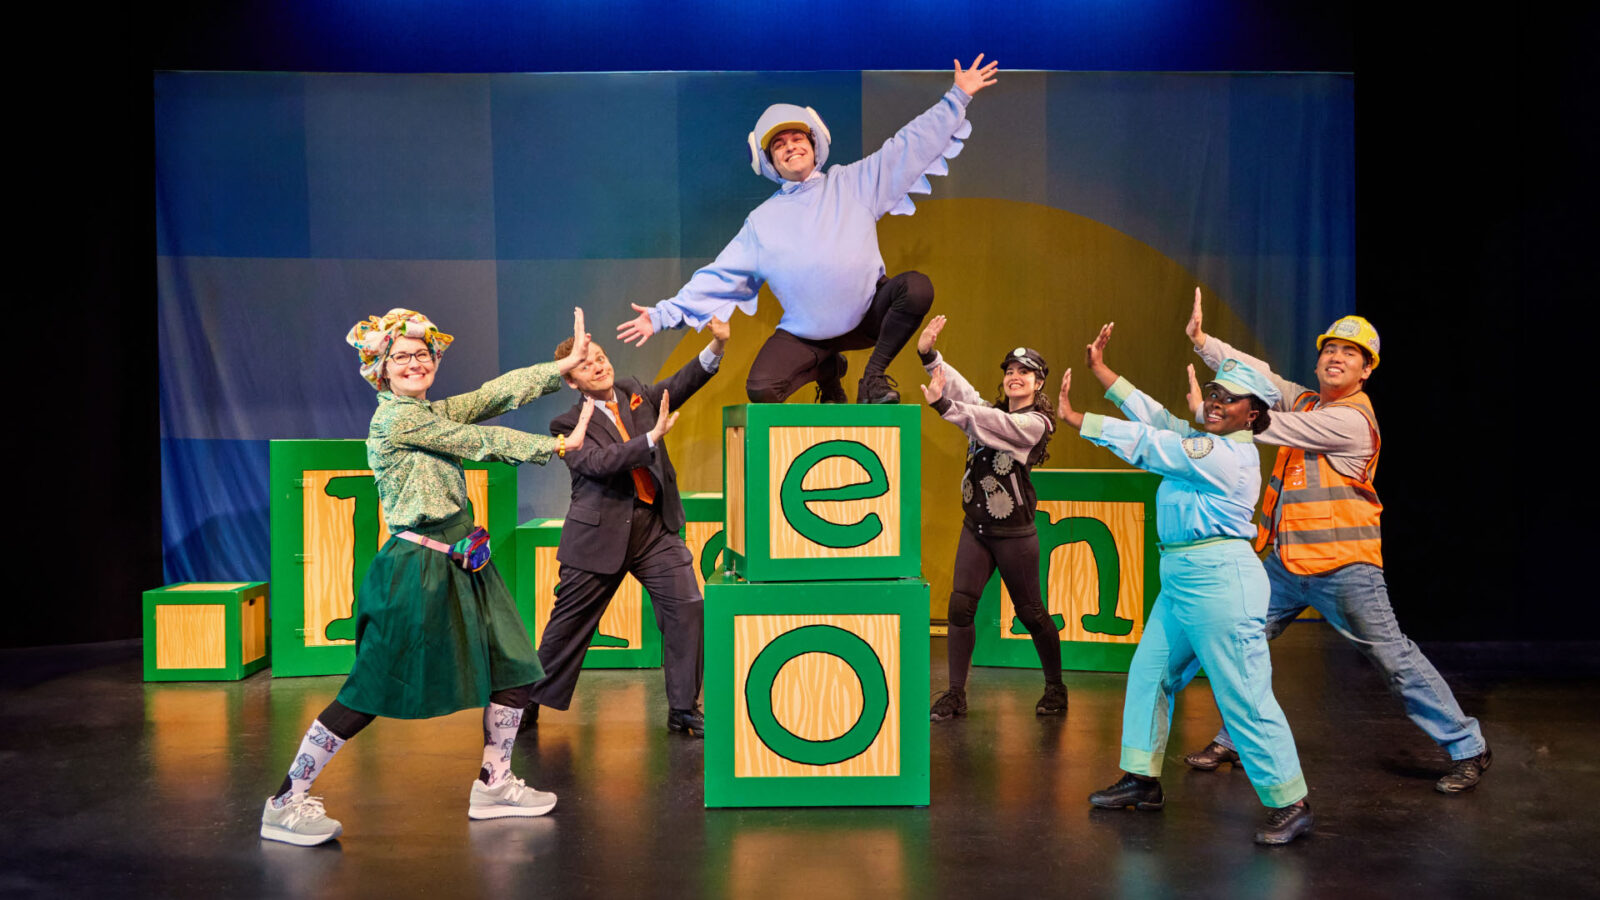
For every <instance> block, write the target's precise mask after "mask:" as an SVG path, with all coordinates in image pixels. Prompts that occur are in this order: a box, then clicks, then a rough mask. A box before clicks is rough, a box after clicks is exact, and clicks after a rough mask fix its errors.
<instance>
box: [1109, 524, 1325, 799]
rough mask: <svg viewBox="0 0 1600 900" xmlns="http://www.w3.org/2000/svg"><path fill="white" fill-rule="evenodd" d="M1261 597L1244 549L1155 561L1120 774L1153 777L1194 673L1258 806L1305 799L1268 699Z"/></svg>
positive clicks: (1257, 573) (1179, 553)
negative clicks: (1155, 583) (1235, 738)
mask: <svg viewBox="0 0 1600 900" xmlns="http://www.w3.org/2000/svg"><path fill="white" fill-rule="evenodd" d="M1267 591H1268V587H1267V578H1266V576H1265V575H1264V574H1263V573H1262V571H1261V563H1260V561H1259V560H1257V559H1256V556H1255V554H1254V553H1253V552H1251V550H1250V544H1249V543H1248V542H1247V541H1242V540H1229V541H1222V542H1218V543H1212V544H1207V545H1204V546H1200V547H1191V548H1187V549H1182V550H1174V551H1166V550H1163V551H1162V553H1161V595H1160V596H1158V597H1157V598H1156V602H1155V605H1154V606H1153V607H1151V609H1150V618H1149V619H1148V620H1147V621H1146V622H1145V626H1144V635H1143V636H1142V637H1140V639H1139V647H1138V649H1137V650H1135V651H1134V653H1133V662H1132V663H1131V664H1130V665H1129V667H1128V693H1127V697H1126V698H1125V699H1124V700H1123V709H1122V756H1121V761H1120V765H1121V766H1122V769H1123V771H1126V772H1132V773H1134V774H1136V775H1150V776H1153V777H1154V776H1160V774H1161V763H1162V760H1163V757H1164V755H1165V753H1166V747H1167V734H1168V732H1169V730H1170V729H1171V726H1172V703H1173V700H1174V698H1175V697H1176V695H1177V693H1178V692H1179V691H1181V690H1183V687H1184V685H1186V684H1188V683H1189V680H1190V679H1192V678H1193V677H1194V675H1195V670H1196V669H1198V668H1199V667H1200V666H1202V665H1203V666H1205V669H1206V674H1207V675H1208V676H1209V677H1210V678H1211V694H1212V696H1213V697H1215V698H1216V701H1217V708H1218V709H1220V710H1221V711H1222V719H1223V721H1225V722H1227V723H1229V724H1230V725H1232V726H1233V727H1234V729H1235V730H1236V731H1238V733H1239V756H1240V757H1241V758H1242V760H1243V762H1244V771H1245V774H1246V775H1248V776H1250V783H1251V785H1252V786H1254V787H1255V789H1256V795H1257V796H1258V797H1260V798H1261V802H1262V803H1263V804H1265V805H1267V806H1273V807H1278V806H1288V805H1290V804H1291V803H1294V802H1296V801H1298V800H1300V799H1301V798H1302V797H1304V796H1305V795H1306V781H1305V777H1304V776H1303V775H1302V774H1301V773H1300V757H1299V754H1298V753H1296V751H1295V747H1294V735H1293V734H1291V733H1290V731H1289V723H1288V722H1287V721H1285V719H1284V717H1283V710H1282V709H1281V708H1280V707H1279V706H1278V701H1277V700H1276V699H1275V698H1274V697H1273V696H1272V659H1271V656H1270V654H1269V653H1268V652H1267V639H1266V637H1265V635H1264V634H1263V629H1262V623H1263V621H1264V616H1265V615H1266V611H1267Z"/></svg>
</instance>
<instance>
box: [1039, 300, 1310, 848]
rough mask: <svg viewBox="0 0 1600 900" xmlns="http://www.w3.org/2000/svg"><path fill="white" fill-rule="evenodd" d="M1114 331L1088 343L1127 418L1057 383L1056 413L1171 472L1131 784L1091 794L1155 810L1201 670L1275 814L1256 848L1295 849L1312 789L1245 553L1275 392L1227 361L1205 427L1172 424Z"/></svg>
mask: <svg viewBox="0 0 1600 900" xmlns="http://www.w3.org/2000/svg"><path fill="white" fill-rule="evenodd" d="M1111 329H1112V326H1111V325H1106V326H1104V327H1102V328H1101V329H1100V334H1099V336H1098V337H1096V338H1095V340H1094V343H1092V344H1090V345H1089V348H1088V362H1089V370H1090V371H1091V372H1092V373H1093V374H1094V375H1095V377H1096V378H1098V379H1099V380H1100V383H1101V384H1102V385H1103V386H1104V387H1105V388H1106V397H1107V398H1109V399H1110V400H1111V401H1112V402H1114V403H1116V404H1117V406H1118V407H1120V408H1121V409H1122V412H1123V414H1124V415H1126V416H1127V417H1128V419H1129V421H1122V420H1120V419H1112V418H1107V417H1106V416H1101V415H1096V414H1094V413H1080V412H1077V411H1075V410H1074V409H1073V408H1072V406H1071V404H1070V403H1069V402H1068V399H1067V392H1068V388H1069V386H1070V385H1071V384H1072V371H1071V370H1070V369H1069V370H1068V371H1067V372H1066V374H1065V375H1063V377H1062V379H1061V397H1060V402H1059V404H1058V405H1057V407H1056V410H1057V411H1056V415H1057V416H1058V417H1060V419H1061V420H1062V421H1063V422H1066V423H1067V424H1069V425H1071V426H1072V427H1074V428H1076V429H1078V431H1079V433H1080V434H1081V435H1083V437H1084V438H1085V439H1087V440H1089V441H1092V442H1093V443H1096V444H1099V445H1100V446H1102V447H1106V448H1107V449H1109V450H1111V452H1113V453H1115V454H1117V455H1118V456H1120V457H1122V458H1123V459H1125V460H1127V461H1128V462H1130V463H1132V464H1133V465H1135V466H1138V467H1139V468H1141V469H1145V470H1146V471H1150V472H1155V473H1157V474H1159V475H1161V476H1163V477H1162V479H1161V486H1160V487H1159V488H1157V490H1156V532H1157V535H1158V537H1159V539H1160V541H1161V545H1160V549H1161V594H1160V596H1158V597H1157V598H1156V603H1155V606H1154V608H1153V609H1152V610H1151V612H1150V619H1149V621H1148V622H1146V623H1145V629H1144V636H1143V638H1142V639H1141V640H1140V641H1139V649H1138V650H1137V651H1135V653H1134V656H1133V663H1132V665H1131V666H1130V668H1129V669H1128V688H1127V697H1126V699H1125V701H1124V704H1123V710H1122V759H1121V766H1122V768H1123V770H1124V772H1125V774H1124V775H1123V777H1122V779H1121V780H1120V781H1118V782H1117V783H1116V784H1113V785H1112V786H1110V787H1109V788H1106V789H1105V790H1103V791H1096V792H1094V793H1093V794H1090V795H1089V802H1090V803H1092V804H1094V805H1095V806H1099V807H1105V808H1112V809H1117V808H1123V807H1129V806H1131V807H1134V808H1135V809H1142V810H1158V809H1160V808H1161V807H1162V805H1163V804H1164V800H1163V799H1162V793H1161V782H1160V781H1159V780H1158V779H1159V776H1160V775H1161V764H1162V761H1163V758H1164V757H1165V755H1166V749H1167V732H1168V730H1169V729H1170V728H1171V725H1172V703H1173V699H1174V697H1175V696H1176V695H1177V693H1178V691H1180V690H1182V689H1183V687H1184V685H1186V684H1188V683H1189V680H1190V679H1191V678H1193V677H1194V675H1195V672H1196V671H1197V670H1198V669H1199V668H1200V667H1201V666H1205V669H1206V674H1207V675H1208V676H1209V678H1210V680H1211V691H1212V694H1213V695H1214V696H1215V698H1216V702H1217V708H1218V709H1219V710H1221V712H1222V719H1223V721H1224V722H1225V723H1227V726H1228V729H1229V731H1230V732H1231V733H1232V734H1233V735H1234V740H1235V743H1236V744H1237V746H1238V749H1239V755H1240V757H1241V759H1242V761H1243V763H1244V769H1245V772H1246V774H1248V775H1249V776H1250V783H1251V784H1252V785H1253V786H1254V787H1255V789H1256V794H1257V795H1258V796H1259V797H1260V798H1261V802H1262V803H1263V804H1265V805H1266V806H1268V807H1270V808H1271V809H1272V811H1271V813H1269V814H1268V816H1267V821H1266V823H1265V824H1264V825H1263V826H1262V828H1261V830H1260V831H1258V832H1256V836H1255V839H1256V842H1257V843H1262V844H1286V843H1288V842H1290V841H1292V840H1294V839H1295V838H1297V837H1299V836H1300V835H1302V834H1305V833H1307V832H1309V831H1310V830H1311V825H1312V818H1311V808H1310V807H1309V806H1308V805H1307V804H1306V802H1305V796H1306V782H1305V777H1304V776H1303V775H1301V773H1300V758H1299V754H1298V753H1296V751H1295V746H1294V736H1293V735H1292V734H1290V732H1289V723H1288V722H1287V721H1285V719H1284V716H1283V710H1282V709H1281V708H1280V707H1279V706H1278V701H1277V699H1276V698H1274V697H1273V695H1272V661H1271V658H1270V657H1269V656H1268V654H1267V641H1266V637H1265V635H1264V634H1263V632H1262V627H1263V624H1264V621H1265V617H1266V612H1267V599H1268V596H1269V593H1270V588H1269V586H1268V583H1267V576H1266V571H1265V570H1264V569H1263V568H1262V566H1261V561H1260V560H1259V559H1257V558H1256V555H1255V553H1254V552H1253V551H1252V550H1251V549H1250V539H1251V538H1252V537H1254V536H1255V526H1254V525H1252V524H1251V519H1252V517H1253V515H1254V512H1255V505H1256V498H1257V496H1258V495H1259V494H1260V493H1261V457H1260V454H1259V453H1258V451H1257V450H1256V446H1255V441H1254V439H1253V434H1254V433H1257V432H1260V431H1261V430H1262V429H1264V428H1266V427H1267V421H1268V412H1267V409H1268V407H1270V406H1271V405H1272V404H1273V403H1275V402H1277V400H1278V392H1277V390H1276V389H1275V388H1273V386H1272V384H1271V382H1269V381H1268V380H1267V379H1266V378H1265V377H1264V376H1263V375H1262V373H1260V372H1257V371H1256V370H1254V369H1252V368H1251V367H1250V366H1248V365H1246V364H1244V363H1242V362H1240V361H1238V360H1235V359H1230V360H1227V361H1225V362H1223V364H1222V367H1221V368H1220V369H1219V370H1218V372H1217V377H1216V380H1215V381H1212V382H1210V383H1209V384H1207V385H1206V386H1205V389H1204V391H1202V390H1201V388H1200V386H1199V385H1198V384H1197V383H1196V382H1195V377H1194V367H1193V366H1190V367H1189V382H1190V390H1191V391H1192V392H1194V393H1196V394H1203V398H1204V407H1203V411H1202V412H1203V415H1202V417H1201V419H1202V424H1201V429H1199V430H1197V429H1196V428H1195V427H1194V426H1193V425H1191V424H1189V423H1188V422H1186V421H1184V420H1182V419H1179V418H1177V417H1176V416H1173V415H1172V414H1171V413H1168V412H1167V411H1166V410H1165V409H1163V408H1162V407H1161V405H1160V404H1159V403H1156V402H1155V401H1154V400H1152V399H1150V397H1148V396H1146V395H1145V394H1143V393H1141V392H1140V391H1138V390H1137V389H1135V388H1134V387H1133V385H1131V384H1129V383H1128V382H1127V380H1126V379H1122V378H1119V377H1117V374H1116V373H1115V372H1112V371H1111V369H1109V368H1107V367H1106V364H1105V359H1104V351H1105V346H1106V343H1107V342H1108V341H1109V340H1110V337H1111Z"/></svg>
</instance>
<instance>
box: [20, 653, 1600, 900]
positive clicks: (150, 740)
mask: <svg viewBox="0 0 1600 900" xmlns="http://www.w3.org/2000/svg"><path fill="white" fill-rule="evenodd" d="M1426 649H1428V650H1429V651H1430V653H1431V655H1432V657H1433V659H1434V660H1435V662H1436V663H1437V664H1438V665H1439V668H1440V670H1441V671H1442V672H1443V673H1444V675H1445V677H1446V678H1447V680H1449V682H1450V683H1451V685H1452V686H1453V687H1454V688H1455V691H1456V695H1457V697H1458V698H1459V699H1460V700H1461V703H1462V705H1463V706H1464V707H1465V708H1466V710H1467V711H1468V712H1469V713H1470V714H1473V715H1476V716H1478V717H1479V718H1480V719H1482V720H1483V722H1484V726H1485V732H1486V735H1487V736H1488V738H1489V741H1490V744H1491V746H1492V747H1493V748H1494V753H1495V759H1494V767H1493V769H1491V770H1490V772H1489V773H1488V775H1487V776H1486V777H1485V779H1484V781H1483V783H1482V784H1481V785H1480V786H1479V787H1478V789H1477V790H1476V791H1473V792H1470V793H1467V794H1464V795H1459V796H1445V795H1442V794H1438V793H1436V792H1435V791H1434V790H1433V781H1434V779H1435V778H1436V777H1438V775H1439V774H1440V773H1442V772H1443V771H1444V770H1445V768H1446V767H1447V764H1448V760H1447V758H1446V756H1445V755H1444V754H1443V753H1442V752H1441V751H1440V750H1439V749H1438V748H1437V747H1435V746H1434V745H1433V744H1432V743H1431V742H1430V741H1429V740H1428V739H1427V738H1426V737H1425V736H1424V735H1423V734H1422V733H1421V732H1420V731H1418V730H1417V729H1416V728H1415V727H1413V726H1412V725H1411V724H1410V722H1409V721H1407V720H1406V719H1405V718H1404V717H1403V716H1402V715H1401V712H1400V706H1399V704H1398V702H1397V701H1395V700H1394V699H1393V698H1391V697H1390V695H1389V694H1388V692H1387V691H1386V690H1385V688H1384V686H1383V685H1382V684H1381V682H1380V681H1379V679H1378V676H1377V675H1376V674H1375V673H1374V672H1372V670H1371V669H1370V668H1369V667H1368V666H1367V664H1366V662H1365V660H1363V659H1362V658H1360V657H1359V656H1358V655H1357V654H1356V652H1355V651H1354V650H1353V649H1352V648H1350V647H1349V646H1347V645H1346V644H1345V643H1344V642H1343V641H1342V640H1341V639H1340V638H1339V637H1338V636H1337V635H1335V634H1333V633H1332V632H1331V631H1330V630H1329V629H1328V628H1327V627H1326V626H1325V625H1322V624H1320V623H1311V624H1299V625H1296V626H1295V627H1293V628H1291V629H1290V631H1289V633H1288V634H1287V635H1285V636H1284V637H1283V638H1282V639H1280V640H1279V641H1277V642H1276V643H1275V644H1274V645H1273V651H1274V652H1273V662H1274V665H1275V668H1276V678H1275V684H1276V687H1277V694H1278V697H1279V700H1280V701H1281V703H1282V704H1283V706H1284V708H1285V710H1286V711H1287V713H1288V716H1289V722H1290V725H1291V726H1292V727H1293V729H1294V732H1295V736H1296V738H1297V740H1298V743H1299V747H1300V756H1301V760H1302V765H1303V767H1304V769H1305V773H1306V778H1307V781H1308V782H1309V783H1310V787H1311V797H1310V800H1311V803H1312V806H1313V809H1314V810H1315V812H1316V816H1317V830H1316V832H1315V834H1314V835H1313V836H1312V837H1311V838H1309V839H1307V840H1302V841H1300V842H1298V843H1296V844H1293V845H1291V846H1288V847H1284V848H1274V849H1266V848H1261V847H1257V846H1255V845H1253V844H1252V843H1251V840H1250V838H1251V834H1252V833H1253V831H1254V828H1255V826H1256V824H1257V823H1258V822H1259V820H1260V819H1261V817H1262V814H1263V811H1262V808H1261V806H1260V805H1259V804H1258V803H1257V801H1256V799H1255V795H1254V793H1253V792H1252V791H1251V789H1250V786H1249V783H1248V782H1247V781H1246V780H1245V777H1244V774H1243V773H1242V772H1240V771H1237V770H1230V769H1224V770H1222V771H1219V772H1216V773H1200V772H1190V771H1188V770H1187V768H1186V767H1184V766H1183V763H1182V759H1181V757H1182V754H1183V753H1184V752H1185V751H1187V750H1189V749H1192V748H1195V747H1199V746H1201V745H1203V744H1204V743H1205V742H1206V741H1207V739H1209V737H1210V736H1211V734H1212V732H1213V731H1214V730H1215V727H1216V722H1217V719H1216V712H1215V709H1214V707H1213V705H1212V702H1211V697H1210V693H1209V690H1208V689H1207V687H1206V684H1205V682H1204V681H1203V680H1202V681H1199V682H1197V683H1196V684H1195V685H1194V686H1191V687H1190V688H1189V689H1188V690H1187V691H1186V692H1185V693H1184V694H1183V695H1182V696H1181V697H1180V699H1179V703H1178V708H1177V713H1176V716H1175V718H1174V723H1173V735H1172V742H1171V745H1170V746H1169V748H1168V753H1167V772H1166V777H1165V778H1164V779H1163V783H1164V785H1165V787H1166V794H1167V807H1166V810H1165V811H1163V812H1160V813H1134V812H1131V811H1123V812H1107V811H1099V810H1092V809H1091V808H1090V807H1089V806H1088V804H1087V803H1086V802H1085V801H1084V797H1085V796H1086V795H1087V794H1088V793H1089V792H1090V791H1092V790H1095V789H1096V788H1100V787H1103V786H1105V785H1107V784H1109V783H1111V782H1112V781H1114V780H1115V779H1116V777H1117V775H1118V772H1117V745H1118V735H1119V730H1120V722H1121V714H1122V693H1123V681H1124V679H1123V677H1122V676H1120V675H1104V674H1092V673H1068V675H1067V684H1068V686H1069V688H1070V690H1071V709H1070V711H1069V713H1068V714H1067V716H1066V717H1065V718H1057V719H1053V720H1052V719H1039V718H1036V717H1035V716H1034V714H1033V705H1034V702H1035V700H1036V699H1037V698H1038V695H1039V693H1040V687H1041V681H1040V679H1039V676H1038V675H1037V673H1035V672H1033V671H1027V670H1015V669H977V670H975V671H974V673H973V676H972V678H971V680H970V682H969V696H970V700H971V705H972V708H971V714H970V715H969V716H968V717H967V718H965V719H958V720H954V721H951V722H943V723H935V724H934V726H933V740H932V754H933V758H932V766H933V767H932V778H933V785H932V788H933V803H932V805H931V806H929V807H928V808H925V809H897V808H886V809H752V810H706V809H704V808H703V807H702V796H703V793H702V788H701V769H702V758H703V751H702V745H701V744H700V742H698V741H695V740H692V739H685V738H682V737H680V736H677V735H671V734H668V732H667V731H666V729H665V727H664V715H665V709H664V694H663V690H662V683H661V673H660V671H659V670H644V671H638V670H633V671H589V672H586V673H585V674H584V675H583V678H582V680H581V681H580V682H579V687H578V696H577V702H576V704H575V705H574V707H573V709H572V710H570V711H567V712H552V711H549V710H546V711H545V713H544V716H543V717H542V719H541V721H540V723H539V727H538V729H537V730H536V731H532V732H528V733H525V734H524V735H523V737H522V739H521V740H519V741H518V742H517V747H516V764H515V770H516V771H517V772H518V773H519V774H520V775H522V776H524V777H526V778H527V780H528V782H529V783H530V784H532V785H535V786H537V787H540V788H543V789H546V790H552V791H555V792H556V793H557V794H558V795H560V805H559V806H557V807H556V809H555V811H554V812H553V813H552V814H551V815H549V816H548V817H546V818H543V819H525V820H514V819H501V820H496V821H489V822H469V820H468V819H467V816H466V806H467V793H468V790H469V788H470V784H471V780H472V778H473V777H474V775H475V773H476V771H477V766H478V759H479V756H480V754H481V740H482V739H481V736H480V724H479V723H480V717H481V714H480V713H479V712H476V711H466V712H460V713H457V714H455V715H452V716H448V717H445V718H441V719H433V720H427V721H420V722H403V721H394V720H379V721H378V722H376V723H375V724H374V725H372V726H371V727H370V728H368V729H367V730H366V731H365V732H363V733H362V734H360V735H359V736H358V737H357V738H355V740H354V741H352V743H351V744H350V745H349V746H347V747H346V748H345V749H344V750H343V751H341V752H340V754H339V756H338V757H336V758H335V760H334V761H333V763H332V765H331V766H330V767H329V770H328V772H327V774H325V775H324V776H323V777H322V778H321V779H320V780H319V781H318V782H317V784H316V787H315V789H314V793H316V794H319V795H322V796H324V797H325V798H326V801H327V807H328V811H329V813H330V814H331V815H333V816H334V817H335V818H338V819H341V820H342V821H343V822H344V826H345V831H344V836H343V837H342V838H341V839H340V840H338V841H336V842H333V843H332V844H330V845H327V846H324V847H320V848H313V849H301V848H297V847H291V846H289V845H286V844H278V843H273V842H268V841H261V840H259V839H258V837H257V834H256V831H257V828H258V826H259V817H260V810H261V804H262V801H263V799H264V798H265V797H266V795H267V794H268V793H269V792H270V791H272V790H274V789H275V788H276V787H277V785H278V783H279V781H280V780H281V779H282V777H283V773H284V770H285V768H286V767H287V765H288V763H289V761H290V758H291V756H292V755H293V753H294V750H295V748H296V747H297V746H298V743H299V740H300V736H301V734H302V733H303V731H304V729H305V727H306V725H307V724H308V723H309V721H310V720H311V718H312V717H313V716H314V715H315V714H316V713H317V712H318V711H319V710H320V709H321V708H322V707H323V706H324V705H325V704H326V703H327V702H328V700H330V699H331V698H332V697H333V695H334V693H335V692H336V691H337V689H338V687H339V684H340V679H339V678H334V677H329V678H294V679H278V680H273V679H271V678H270V677H268V674H267V673H264V672H263V673H260V674H258V675H256V676H254V677H252V678H249V679H247V680H245V681H243V682H236V683H220V684H215V683H214V684H144V683H142V682H141V681H140V680H139V679H140V672H141V669H140V662H139V658H138V653H139V645H138V642H136V641H130V642H122V643H117V644H98V645H88V646H81V647H70V648H43V649H33V650H9V651H0V793H3V796H4V797H5V800H6V809H5V814H4V816H3V818H0V896H8V897H9V896H40V897H64V896H71V895H72V894H74V893H76V894H80V895H82V896H94V897H105V896H156V897H175V898H185V897H208V898H209V897H228V898H242V897H257V896H275V897H276V896H294V897H396V896H399V897H404V896H417V895H422V894H424V893H431V894H438V895H443V896H449V897H457V896H461V897H471V896H497V897H509V896H540V897H568V896H592V897H656V896H660V897H756V898H760V900H780V898H786V897H800V898H805V900H824V898H835V897H857V896H859V897H867V896H870V897H875V898H881V897H898V896H906V897H932V896H941V897H954V898H972V897H980V896H984V895H998V896H1008V895H1009V896H1087V897H1094V896H1119V897H1162V896H1179V895H1181V896H1218V897H1221V896H1228V897H1273V898H1287V897H1324V896H1334V895H1338V896H1343V897H1374V896H1409V897H1411V898H1416V900H1420V898H1423V897H1430V898H1431V897H1478V896H1481V897H1505V896H1523V897H1530V896H1568V897H1575V896H1596V895H1600V864H1597V862H1596V857H1597V855H1600V851H1597V838H1600V827H1597V825H1596V824H1595V816H1594V813H1593V812H1592V811H1591V810H1589V809H1588V807H1587V805H1586V804H1588V803H1589V802H1591V801H1592V800H1593V798H1594V797H1596V796H1597V795H1600V764H1597V759H1600V757H1597V753H1596V749H1595V748H1596V747H1597V746H1600V715H1597V714H1596V713H1595V701H1594V697H1595V696H1596V692H1597V690H1600V665H1597V657H1600V644H1561V645H1550V644H1538V645H1514V646H1513V645H1502V644H1472V645H1463V644H1455V645H1432V646H1429V647H1428V648H1426ZM944 653H945V642H944V640H943V639H934V640H933V657H934V660H933V667H934V672H935V674H934V677H933V678H932V679H931V682H932V684H931V685H930V699H931V696H932V695H931V688H932V687H933V686H942V685H943V684H944V681H945V678H944ZM711 724H712V727H716V723H711ZM1025 891H1026V892H1029V893H1027V894H1024V893H1022V892H1025ZM1033 892H1040V893H1033Z"/></svg>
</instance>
